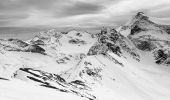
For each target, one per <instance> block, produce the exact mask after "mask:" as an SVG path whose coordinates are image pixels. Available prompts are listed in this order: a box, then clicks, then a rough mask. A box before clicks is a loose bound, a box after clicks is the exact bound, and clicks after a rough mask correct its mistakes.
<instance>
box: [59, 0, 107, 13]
mask: <svg viewBox="0 0 170 100" xmlns="http://www.w3.org/2000/svg"><path fill="white" fill-rule="evenodd" d="M102 9H104V6H102V5H100V4H91V3H86V2H75V3H73V4H70V5H67V6H65V7H63V8H61V10H60V13H58V15H59V16H73V15H82V14H95V13H98V12H100V11H101V10H102Z"/></svg>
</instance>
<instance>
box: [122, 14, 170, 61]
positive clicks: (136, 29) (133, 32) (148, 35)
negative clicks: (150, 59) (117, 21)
mask: <svg viewBox="0 0 170 100" xmlns="http://www.w3.org/2000/svg"><path fill="white" fill-rule="evenodd" d="M125 27H126V28H125ZM169 29H170V26H169V25H159V24H157V23H155V22H153V21H152V20H151V19H150V17H148V16H146V15H144V13H142V12H139V13H138V14H137V15H136V16H134V18H133V19H132V20H131V21H130V22H129V23H127V24H126V25H125V26H124V29H123V28H122V30H130V33H129V35H128V36H127V37H128V38H129V39H130V40H131V41H132V43H133V44H134V45H135V46H136V48H137V49H139V50H141V51H145V52H150V54H151V55H152V56H154V57H155V63H157V64H167V62H168V61H167V59H169V57H168V56H163V57H161V56H158V55H159V54H160V55H162V54H164V53H163V52H166V51H170V45H169V43H170V41H169V39H170V38H169ZM122 30H121V31H122ZM165 50H166V51H165ZM161 51H162V52H161ZM155 55H157V56H155ZM159 57H160V58H159ZM158 59H159V60H158Z"/></svg>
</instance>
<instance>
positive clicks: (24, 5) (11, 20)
mask: <svg viewBox="0 0 170 100" xmlns="http://www.w3.org/2000/svg"><path fill="white" fill-rule="evenodd" d="M138 11H143V12H145V13H146V14H147V15H149V16H154V17H159V18H164V19H170V0H0V27H4V26H5V27H9V26H15V27H21V26H25V27H29V26H41V25H51V26H55V27H64V26H87V27H89V26H95V25H98V26H100V25H101V26H103V25H121V24H123V23H125V22H126V21H127V20H128V19H129V18H130V17H131V16H132V15H134V14H135V13H137V12H138Z"/></svg>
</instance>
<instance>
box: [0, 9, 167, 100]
mask: <svg viewBox="0 0 170 100" xmlns="http://www.w3.org/2000/svg"><path fill="white" fill-rule="evenodd" d="M156 22H158V21H157V19H156V18H153V17H148V16H146V15H144V14H143V13H142V12H140V13H138V14H137V15H136V16H134V17H133V18H132V19H131V20H130V21H129V22H127V24H125V25H124V26H121V27H119V28H118V29H105V28H104V29H102V30H101V32H100V33H98V34H93V33H88V32H85V31H84V32H82V31H76V30H72V31H69V32H57V30H55V29H52V30H49V31H46V32H40V33H38V34H36V36H35V37H34V38H33V39H30V40H27V41H21V40H18V39H8V40H0V98H2V99H3V100H14V99H15V100H22V99H26V100H27V99H28V100H38V99H43V100H46V99H49V100H54V99H59V100H68V99H74V100H81V99H82V100H169V99H170V80H168V79H169V77H170V68H169V66H170V65H169V64H170V57H169V55H170V49H169V48H170V33H169V32H170V31H169V30H170V26H168V25H161V24H160V23H161V22H159V23H156Z"/></svg>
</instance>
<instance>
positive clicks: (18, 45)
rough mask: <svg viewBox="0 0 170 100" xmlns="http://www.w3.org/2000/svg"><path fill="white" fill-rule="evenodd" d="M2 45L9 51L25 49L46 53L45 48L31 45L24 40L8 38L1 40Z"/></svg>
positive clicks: (24, 50)
mask: <svg viewBox="0 0 170 100" xmlns="http://www.w3.org/2000/svg"><path fill="white" fill-rule="evenodd" d="M0 46H1V48H3V49H4V50H7V51H23V52H34V53H41V54H44V53H45V50H44V49H43V48H41V47H40V46H37V45H30V44H28V43H26V42H24V41H22V40H18V39H8V40H1V41H0Z"/></svg>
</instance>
